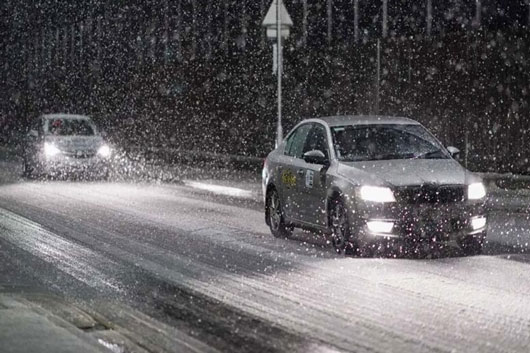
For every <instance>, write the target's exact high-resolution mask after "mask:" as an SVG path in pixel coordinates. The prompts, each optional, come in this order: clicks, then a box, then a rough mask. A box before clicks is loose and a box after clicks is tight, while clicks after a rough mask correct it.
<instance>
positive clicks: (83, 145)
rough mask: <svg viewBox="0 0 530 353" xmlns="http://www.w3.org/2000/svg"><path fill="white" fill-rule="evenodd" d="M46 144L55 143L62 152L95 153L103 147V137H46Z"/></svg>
mask: <svg viewBox="0 0 530 353" xmlns="http://www.w3.org/2000/svg"><path fill="white" fill-rule="evenodd" d="M46 142H49V143H53V144H54V145H55V146H57V148H59V149H60V150H61V151H65V152H74V151H93V150H96V149H98V148H99V147H100V146H101V145H103V138H102V137H101V136H46Z"/></svg>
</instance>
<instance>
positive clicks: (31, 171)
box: [22, 158, 35, 179]
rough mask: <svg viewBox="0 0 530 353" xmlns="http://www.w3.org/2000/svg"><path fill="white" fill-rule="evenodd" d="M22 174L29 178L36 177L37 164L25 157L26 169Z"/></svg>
mask: <svg viewBox="0 0 530 353" xmlns="http://www.w3.org/2000/svg"><path fill="white" fill-rule="evenodd" d="M22 174H23V176H24V177H25V178H28V179H34V178H35V166H34V165H32V164H30V163H29V162H28V160H27V159H26V158H24V170H23V172H22Z"/></svg>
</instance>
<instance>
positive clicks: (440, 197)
mask: <svg viewBox="0 0 530 353" xmlns="http://www.w3.org/2000/svg"><path fill="white" fill-rule="evenodd" d="M396 196H397V198H398V200H399V201H400V202H402V203H406V204H413V205H417V204H444V203H454V202H462V201H464V200H465V189H464V187H463V186H455V185H420V186H407V187H403V188H400V189H398V190H396Z"/></svg>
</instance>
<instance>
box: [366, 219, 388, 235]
mask: <svg viewBox="0 0 530 353" xmlns="http://www.w3.org/2000/svg"><path fill="white" fill-rule="evenodd" d="M366 226H367V227H368V230H369V231H370V232H372V233H390V232H392V229H393V228H394V222H387V221H368V222H366Z"/></svg>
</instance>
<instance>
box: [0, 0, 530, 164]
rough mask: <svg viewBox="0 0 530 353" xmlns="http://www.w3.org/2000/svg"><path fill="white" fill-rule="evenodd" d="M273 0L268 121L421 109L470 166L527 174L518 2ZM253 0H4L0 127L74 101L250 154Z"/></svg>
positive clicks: (271, 126)
mask: <svg viewBox="0 0 530 353" xmlns="http://www.w3.org/2000/svg"><path fill="white" fill-rule="evenodd" d="M327 1H329V0H307V8H308V15H307V33H306V35H304V32H303V27H302V23H303V1H302V0H298V1H295V0H292V1H289V0H286V1H285V2H286V5H287V7H288V9H289V12H290V13H291V16H292V18H293V21H294V23H295V26H294V28H293V29H292V35H291V37H290V38H289V40H288V41H287V43H286V48H285V52H284V53H285V62H284V66H285V77H284V110H283V112H284V130H285V131H288V129H290V128H291V127H292V126H293V125H294V124H295V123H296V122H298V121H299V120H300V119H302V118H307V117H318V116H325V115H334V114H368V113H375V112H376V105H375V92H376V41H377V40H378V39H380V40H381V48H382V54H381V55H382V57H381V95H380V96H381V102H380V109H379V112H380V113H381V114H388V115H405V116H408V117H411V118H413V119H416V120H419V121H421V122H422V123H423V124H425V125H426V126H427V127H428V128H430V129H432V130H434V132H435V133H436V135H437V136H438V137H439V138H441V139H442V141H443V142H444V143H446V144H451V145H456V146H457V147H459V148H460V149H462V150H463V151H464V153H463V162H464V163H465V164H467V165H468V166H469V167H470V168H471V169H473V170H479V171H499V172H505V171H512V172H517V173H529V172H530V169H529V168H530V162H529V160H528V158H529V157H530V152H528V148H527V146H528V139H529V136H527V135H528V131H529V128H530V122H529V117H530V114H529V113H530V112H529V110H530V109H529V105H528V102H529V90H530V77H529V76H530V73H529V72H530V70H529V69H530V67H529V66H530V61H529V59H530V58H529V56H530V48H529V44H530V42H529V33H530V28H529V26H528V24H529V14H528V8H529V5H527V3H526V2H525V0H520V1H519V0H514V1H500V0H483V1H482V2H481V3H482V8H481V25H480V26H477V25H476V23H474V22H473V21H474V18H475V12H476V8H475V6H476V5H475V3H476V2H475V0H467V1H464V0H460V1H458V0H449V1H433V22H432V32H431V34H430V35H428V33H427V31H426V4H427V0H417V1H412V0H388V14H389V18H388V36H387V37H386V38H383V33H382V30H381V28H382V25H381V23H382V3H383V2H382V0H359V15H360V18H359V33H360V35H359V37H358V38H357V41H356V40H355V38H354V25H353V0H333V2H332V7H331V9H332V16H331V18H332V21H333V22H332V31H331V37H330V36H329V35H328V20H329V17H328V6H327ZM268 6H269V1H261V0H258V1H256V0H253V1H250V0H247V1H226V0H225V1H213V0H211V1H199V0H195V1H192V0H181V1H178V0H173V1H167V2H165V1H145V0H142V1H140V0H135V1H103V0H99V1H96V0H91V1H80V2H79V3H76V2H72V1H58V0H54V1H52V0H41V1H21V0H19V1H15V0H7V1H6V0H4V1H3V2H2V4H0V15H1V18H2V21H1V24H0V78H1V82H2V84H1V85H0V129H1V131H2V132H1V133H0V136H1V137H0V138H1V139H2V141H3V143H10V142H12V143H16V137H17V135H18V134H17V133H18V132H20V131H24V129H25V126H26V125H27V122H28V121H29V120H30V119H32V118H34V117H36V116H37V115H39V114H41V113H49V112H70V113H83V114H90V115H92V116H94V117H95V119H96V120H97V121H98V122H99V124H100V125H102V126H103V127H104V128H105V129H106V130H107V131H108V132H109V134H110V135H111V136H112V138H113V139H114V141H118V142H119V143H120V144H121V145H122V146H123V147H132V146H142V147H145V146H163V147H166V146H167V147H175V148H180V149H185V150H201V151H208V152H218V153H229V154H238V155H246V156H259V157H261V156H265V155H266V154H267V153H268V152H269V151H270V150H271V149H272V148H273V143H274V142H273V141H274V134H275V122H276V102H275V99H276V79H275V77H274V76H273V75H272V67H271V66H272V50H271V46H270V43H268V42H267V40H266V38H265V36H264V30H263V29H262V28H261V26H260V23H261V20H262V19H263V16H264V12H265V11H266V10H267V8H268Z"/></svg>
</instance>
